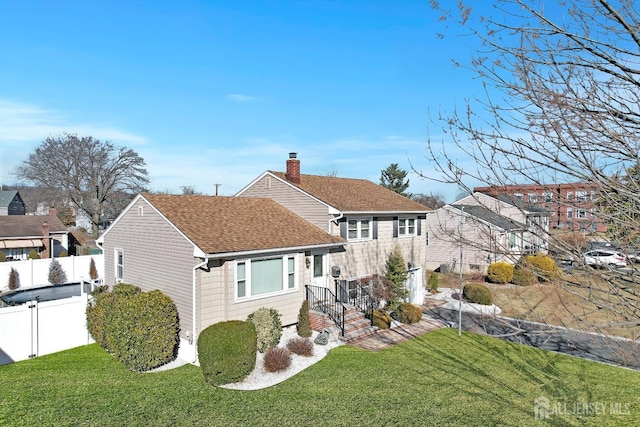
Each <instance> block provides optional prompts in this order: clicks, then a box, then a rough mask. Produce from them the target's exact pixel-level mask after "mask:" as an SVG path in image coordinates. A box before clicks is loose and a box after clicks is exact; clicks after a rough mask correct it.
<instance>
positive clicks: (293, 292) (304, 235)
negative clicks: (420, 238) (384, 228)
mask: <svg viewBox="0 0 640 427" xmlns="http://www.w3.org/2000/svg"><path fill="white" fill-rule="evenodd" d="M98 244H99V245H100V246H101V247H102V249H103V253H104V262H105V265H104V271H105V282H104V283H105V284H107V285H114V284H115V283H118V282H126V283H131V284H134V285H136V286H139V287H140V288H141V289H142V290H144V291H149V290H153V289H159V290H160V291H162V292H163V293H165V294H167V295H168V296H170V297H171V298H172V299H173V301H174V303H175V304H176V307H177V308H178V314H179V317H180V338H181V345H180V352H181V355H182V357H184V358H185V359H186V360H189V359H191V360H195V354H196V351H195V345H194V343H195V342H196V341H197V337H198V335H199V334H200V332H201V331H202V330H203V329H204V328H206V327H207V326H209V325H212V324H214V323H217V322H221V321H227V320H246V318H247V316H248V315H249V314H250V313H252V312H254V311H256V310H257V309H259V308H261V307H267V308H275V309H277V310H278V312H279V313H280V314H281V315H282V319H281V320H282V323H283V325H290V324H294V323H296V322H297V316H298V313H299V310H300V307H301V305H302V302H303V301H304V299H305V285H306V284H309V283H310V282H311V281H312V280H313V274H314V272H315V265H314V268H311V265H312V261H311V259H310V255H309V254H315V253H326V252H330V251H335V250H343V249H342V248H343V246H344V244H345V240H344V239H342V238H341V237H340V236H337V235H330V234H329V233H327V232H326V231H323V230H321V229H319V228H318V227H316V226H314V225H313V224H311V223H309V222H308V221H306V220H304V219H303V218H301V217H300V216H298V215H296V214H295V213H293V212H291V211H290V210H288V209H286V208H284V207H283V206H281V205H280V204H278V203H276V202H274V201H273V200H271V199H268V198H241V197H222V196H220V197H218V196H193V195H179V196H178V195H158V194H140V195H138V196H137V197H136V198H135V199H134V200H133V201H132V202H131V203H130V204H129V206H128V207H126V208H125V209H124V211H123V212H122V213H121V214H120V215H119V216H118V217H117V218H116V219H115V220H114V221H113V223H112V224H111V225H110V226H109V227H108V228H107V230H106V231H105V232H104V233H103V234H102V235H101V236H100V238H99V239H98Z"/></svg>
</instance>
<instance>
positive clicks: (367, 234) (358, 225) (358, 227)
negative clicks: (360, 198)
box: [347, 218, 371, 240]
mask: <svg viewBox="0 0 640 427" xmlns="http://www.w3.org/2000/svg"><path fill="white" fill-rule="evenodd" d="M347 224H348V234H347V235H348V240H368V239H371V219H370V218H352V219H349V220H348V221H347Z"/></svg>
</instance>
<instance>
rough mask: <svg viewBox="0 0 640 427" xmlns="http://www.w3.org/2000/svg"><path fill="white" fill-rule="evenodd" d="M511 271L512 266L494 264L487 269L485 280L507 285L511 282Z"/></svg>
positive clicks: (503, 263) (502, 263) (499, 263)
mask: <svg viewBox="0 0 640 427" xmlns="http://www.w3.org/2000/svg"><path fill="white" fill-rule="evenodd" d="M513 270H514V268H513V265H512V264H509V263H508V262H505V261H498V262H494V263H493V264H490V265H489V267H488V268H487V279H488V280H489V281H490V282H492V283H509V282H510V281H511V280H513Z"/></svg>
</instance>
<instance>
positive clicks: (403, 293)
mask: <svg viewBox="0 0 640 427" xmlns="http://www.w3.org/2000/svg"><path fill="white" fill-rule="evenodd" d="M386 268H387V270H386V273H385V277H386V278H387V279H388V280H389V281H390V282H391V286H392V293H393V298H392V299H391V300H390V301H388V302H387V305H388V307H389V309H390V310H395V309H396V308H397V307H398V305H400V303H402V302H404V301H405V300H406V299H407V297H408V296H409V291H408V290H407V288H406V287H405V284H406V282H407V279H408V278H409V273H408V271H407V263H406V262H405V260H404V257H403V256H402V252H400V248H399V247H397V246H396V247H394V248H393V250H392V251H391V253H390V254H389V258H388V259H387V264H386Z"/></svg>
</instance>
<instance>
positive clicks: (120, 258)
mask: <svg viewBox="0 0 640 427" xmlns="http://www.w3.org/2000/svg"><path fill="white" fill-rule="evenodd" d="M115 266H116V283H120V282H122V281H123V280H124V254H123V251H122V249H116V251H115Z"/></svg>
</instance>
